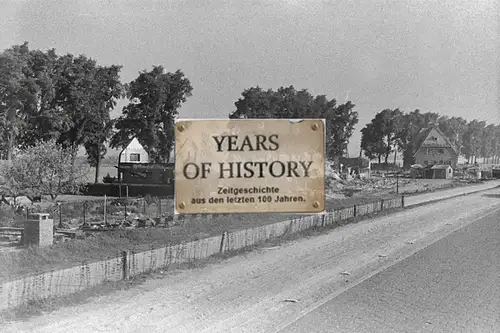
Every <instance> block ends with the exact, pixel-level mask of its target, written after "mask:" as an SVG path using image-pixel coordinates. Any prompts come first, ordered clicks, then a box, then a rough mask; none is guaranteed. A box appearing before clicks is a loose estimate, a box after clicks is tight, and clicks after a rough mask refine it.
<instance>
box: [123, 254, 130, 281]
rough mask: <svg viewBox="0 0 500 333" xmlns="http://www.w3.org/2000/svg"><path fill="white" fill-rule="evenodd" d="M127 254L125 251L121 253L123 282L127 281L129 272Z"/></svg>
mask: <svg viewBox="0 0 500 333" xmlns="http://www.w3.org/2000/svg"><path fill="white" fill-rule="evenodd" d="M127 257H128V253H127V251H122V278H123V280H128V278H129V271H128V258H127Z"/></svg>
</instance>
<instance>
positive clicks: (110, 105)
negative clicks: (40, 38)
mask: <svg viewBox="0 0 500 333" xmlns="http://www.w3.org/2000/svg"><path fill="white" fill-rule="evenodd" d="M121 69H122V66H117V65H111V66H101V65H98V64H97V62H96V61H95V60H94V59H91V58H88V57H86V56H85V55H79V56H74V55H72V54H65V55H58V54H56V52H55V50H54V49H51V50H48V51H46V52H44V51H41V50H30V49H29V47H28V43H24V44H22V45H15V46H13V47H11V48H9V49H7V50H4V51H3V52H2V53H0V139H1V140H0V153H1V155H2V156H1V157H2V159H7V160H10V159H11V155H12V154H13V152H15V151H16V150H17V149H26V148H29V147H32V146H34V145H36V144H37V143H38V141H40V140H41V141H43V142H48V141H50V140H55V142H56V143H57V144H58V145H60V146H61V147H62V148H64V149H69V151H71V152H72V153H73V155H74V156H76V153H77V151H78V149H79V148H80V147H84V148H85V150H86V153H87V157H88V161H89V163H90V164H91V165H92V166H95V167H96V181H97V175H98V173H99V164H100V161H101V159H102V158H103V157H104V156H105V154H106V143H110V145H111V147H112V148H120V147H123V146H124V145H126V144H128V142H130V140H131V139H132V138H133V137H137V138H138V139H139V141H140V142H141V143H142V144H144V146H145V147H146V149H147V150H148V152H149V153H150V156H152V158H153V159H154V160H156V161H162V160H164V159H168V158H169V153H170V150H171V148H172V145H173V133H174V132H173V122H174V119H175V118H176V117H177V115H178V112H177V110H178V108H179V107H180V105H181V103H183V102H185V101H186V98H187V97H188V96H190V94H191V90H192V87H191V85H190V82H189V80H188V79H187V78H185V77H184V74H183V73H182V72H181V71H177V72H175V73H165V72H164V69H163V67H161V66H154V67H153V69H152V70H151V71H149V72H146V71H143V72H141V73H139V76H138V77H137V78H136V79H135V80H133V81H132V82H130V83H128V84H123V83H122V82H121V80H120V71H121ZM121 98H128V99H129V100H130V103H129V104H128V105H127V106H125V107H124V109H123V112H122V116H121V117H119V118H118V119H111V117H110V112H111V111H112V110H113V109H114V108H115V106H116V104H117V102H118V100H119V99H121Z"/></svg>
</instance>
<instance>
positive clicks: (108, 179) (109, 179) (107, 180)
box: [102, 172, 117, 184]
mask: <svg viewBox="0 0 500 333" xmlns="http://www.w3.org/2000/svg"><path fill="white" fill-rule="evenodd" d="M102 181H103V183H105V184H112V183H115V182H116V181H117V178H116V177H111V175H110V174H109V172H108V174H106V176H104V177H103V178H102Z"/></svg>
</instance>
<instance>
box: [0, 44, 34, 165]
mask: <svg viewBox="0 0 500 333" xmlns="http://www.w3.org/2000/svg"><path fill="white" fill-rule="evenodd" d="M28 59H29V49H28V43H24V44H22V45H15V46H13V47H12V48H10V49H7V50H5V51H4V52H2V54H0V139H1V141H2V151H3V155H4V157H5V158H7V159H8V160H10V159H11V154H12V150H13V149H14V147H15V145H16V140H17V136H18V135H19V133H20V132H21V131H20V128H21V127H22V124H21V121H22V114H23V113H24V112H25V110H26V109H29V108H30V106H32V105H33V102H34V100H35V96H34V94H35V93H36V91H35V90H36V89H35V87H34V85H33V81H32V80H30V79H29V78H27V77H26V73H27V72H28Z"/></svg>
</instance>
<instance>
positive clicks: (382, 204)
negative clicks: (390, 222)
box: [380, 199, 384, 212]
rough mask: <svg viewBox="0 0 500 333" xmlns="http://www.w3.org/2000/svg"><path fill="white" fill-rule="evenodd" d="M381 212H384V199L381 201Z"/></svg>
mask: <svg viewBox="0 0 500 333" xmlns="http://www.w3.org/2000/svg"><path fill="white" fill-rule="evenodd" d="M380 211H381V212H383V211H384V199H381V200H380Z"/></svg>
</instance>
